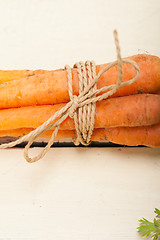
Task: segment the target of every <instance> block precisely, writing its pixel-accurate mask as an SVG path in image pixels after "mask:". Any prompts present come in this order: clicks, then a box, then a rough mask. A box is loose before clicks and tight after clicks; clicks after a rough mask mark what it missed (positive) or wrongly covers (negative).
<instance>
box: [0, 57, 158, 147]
mask: <svg viewBox="0 0 160 240" xmlns="http://www.w3.org/2000/svg"><path fill="white" fill-rule="evenodd" d="M129 59H131V60H134V61H135V62H137V64H138V65H139V68H140V76H139V78H138V80H137V81H136V82H134V83H133V84H131V85H129V86H125V87H121V88H120V89H119V90H118V91H117V92H116V93H115V94H114V95H112V96H111V97H110V98H109V99H107V100H103V101H101V102H98V103H97V104H96V114H95V130H94V133H93V135H92V140H93V141H109V142H113V143H118V144H123V145H128V146H137V145H145V146H150V147H160V58H158V57H156V56H152V55H145V54H144V55H140V54H139V55H135V56H132V57H129ZM106 65H107V64H104V65H99V66H97V67H96V71H97V73H98V72H99V71H100V70H101V69H103V68H104V67H105V66H106ZM134 75H135V71H134V67H132V66H131V65H130V64H128V63H123V80H122V82H123V81H128V80H130V79H132V78H133V77H134ZM72 76H73V94H75V95H78V91H79V84H78V73H77V70H76V69H74V68H73V69H72ZM117 78H118V70H117V66H115V67H113V68H111V69H109V70H108V71H107V72H105V73H104V74H103V75H102V76H101V77H100V79H99V80H98V83H97V88H101V87H103V86H108V85H111V84H114V83H116V81H117ZM69 100H70V99H69V94H68V78H67V72H66V70H62V69H60V70H54V71H47V70H36V71H31V70H15V71H14V70H13V71H3V70H1V71H0V137H4V136H11V137H21V136H24V135H25V134H27V133H29V132H30V131H32V130H34V129H35V128H37V127H38V126H40V125H41V124H42V123H43V122H45V121H46V120H48V118H50V117H51V116H52V115H53V114H54V113H55V112H56V111H58V110H60V109H61V108H62V107H63V106H64V105H65V104H66V103H67V102H68V101H69ZM52 132H53V130H49V131H47V132H45V133H43V134H42V136H41V137H42V138H49V137H50V136H51V134H52ZM75 134H76V133H75V127H74V121H73V119H71V118H67V119H66V120H65V121H64V122H63V123H62V124H61V126H60V131H59V132H58V135H57V139H62V138H64V139H65V138H74V137H75Z"/></svg>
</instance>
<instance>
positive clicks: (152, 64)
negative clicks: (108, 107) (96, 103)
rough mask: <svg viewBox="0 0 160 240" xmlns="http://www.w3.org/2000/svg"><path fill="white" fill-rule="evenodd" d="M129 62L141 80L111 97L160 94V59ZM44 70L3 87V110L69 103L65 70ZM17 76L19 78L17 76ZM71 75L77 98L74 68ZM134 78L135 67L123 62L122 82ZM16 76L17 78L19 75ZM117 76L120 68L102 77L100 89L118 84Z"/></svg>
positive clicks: (137, 58)
mask: <svg viewBox="0 0 160 240" xmlns="http://www.w3.org/2000/svg"><path fill="white" fill-rule="evenodd" d="M128 59H131V60H134V61H135V62H137V64H138V65H139V67H140V76H139V79H138V80H137V81H136V82H135V83H133V84H131V85H130V86H125V87H122V88H120V89H119V90H118V91H117V92H116V93H115V94H114V95H113V96H112V97H116V96H125V95H131V94H137V93H155V92H157V91H160V81H159V79H160V58H158V57H156V56H152V55H145V54H143V55H140V54H139V55H135V56H132V57H128ZM107 65H108V64H103V65H99V66H97V67H96V71H97V73H98V72H99V71H100V70H101V69H103V68H104V67H105V66H107ZM41 71H42V73H41V74H35V75H33V76H29V77H27V76H25V77H24V78H22V79H19V80H15V81H10V82H7V83H5V84H1V85H0V108H1V109H2V108H14V107H22V106H30V105H46V104H56V103H62V102H68V101H69V94H68V78H67V72H66V70H56V71H44V73H43V70H41ZM14 74H15V75H16V73H14ZM23 74H24V73H23ZM25 74H26V73H25ZM25 74H24V75H25ZM2 75H3V74H2ZM19 75H21V74H19ZM31 75H32V74H31ZM72 75H73V93H74V94H76V95H78V90H79V85H78V73H77V70H76V69H75V68H74V69H72ZM134 75H135V70H134V68H133V66H131V65H130V64H128V63H124V64H123V81H127V80H129V79H131V78H133V77H134ZM14 77H15V78H16V76H14ZM117 77H118V71H117V66H114V67H113V68H111V69H109V70H108V71H107V72H105V73H104V74H103V75H102V76H101V77H100V79H99V80H98V83H97V87H98V88H101V87H104V86H108V85H110V84H114V83H116V81H117ZM17 78H18V73H17ZM17 78H16V79H17ZM3 81H4V80H3Z"/></svg>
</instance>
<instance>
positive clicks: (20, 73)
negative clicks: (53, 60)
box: [0, 70, 43, 83]
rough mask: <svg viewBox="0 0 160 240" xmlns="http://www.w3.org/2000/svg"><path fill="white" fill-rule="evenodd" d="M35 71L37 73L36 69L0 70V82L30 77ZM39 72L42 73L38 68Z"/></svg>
mask: <svg viewBox="0 0 160 240" xmlns="http://www.w3.org/2000/svg"><path fill="white" fill-rule="evenodd" d="M38 71H39V70H38ZM37 73H38V72H37V71H32V70H0V83H4V82H9V81H13V80H18V79H21V78H25V77H30V76H33V75H35V74H37ZM39 73H43V72H42V71H41V70H40V72H39Z"/></svg>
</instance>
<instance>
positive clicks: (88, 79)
mask: <svg viewBox="0 0 160 240" xmlns="http://www.w3.org/2000/svg"><path fill="white" fill-rule="evenodd" d="M114 38H115V45H116V52H117V61H114V62H112V63H110V64H108V65H107V66H106V67H105V68H104V69H102V70H101V71H100V72H99V73H98V74H97V75H96V65H95V63H94V62H93V61H91V62H89V61H87V62H86V63H83V62H79V63H77V64H76V65H75V67H77V71H78V75H79V95H78V96H76V95H73V90H72V73H71V68H70V67H69V66H68V65H66V67H65V69H66V71H67V74H68V92H69V96H70V101H69V102H68V103H67V104H66V105H65V106H64V107H63V108H61V109H60V110H59V111H57V112H56V113H55V114H54V115H53V116H52V117H50V118H49V119H48V120H47V121H46V122H44V123H43V124H42V125H41V126H39V127H38V128H36V129H35V130H33V131H32V132H30V133H29V134H27V135H25V136H24V137H21V138H19V139H18V140H16V141H13V142H10V143H7V144H2V145H0V149H4V148H11V147H13V146H15V145H17V144H20V143H22V142H25V141H28V143H27V145H26V146H25V149H24V157H25V159H26V160H27V161H28V162H30V163H33V162H36V161H38V160H39V159H41V158H42V157H43V156H44V155H45V154H46V153H47V152H48V151H49V149H50V147H51V145H52V144H53V143H54V140H55V138H56V136H57V133H58V130H59V127H60V124H61V123H62V122H63V121H64V120H65V119H66V118H68V117H70V118H73V119H74V122H75V129H76V133H77V138H76V139H75V141H74V143H75V145H78V144H79V143H82V144H83V145H88V144H89V143H90V139H91V136H92V133H93V131H94V115H95V108H96V102H98V101H102V100H104V99H107V98H108V97H109V96H111V95H112V94H114V93H115V92H116V91H117V90H118V89H119V88H120V87H124V86H128V85H130V84H132V83H133V82H135V81H136V80H137V79H138V77H139V72H140V69H139V67H138V65H137V63H136V62H134V61H132V60H130V59H125V60H123V59H121V54H120V46H119V41H118V36H117V31H116V30H115V31H114ZM122 63H129V64H131V65H132V66H133V67H134V68H135V72H136V75H135V77H134V78H133V79H131V80H128V81H126V82H121V81H122ZM115 65H117V66H118V80H117V82H116V84H112V85H109V86H105V87H103V88H100V89H97V87H96V84H97V81H98V79H99V78H100V77H101V76H102V74H103V73H104V72H106V71H108V70H109V69H110V68H112V67H113V66H115ZM103 92H104V93H103ZM100 93H103V94H101V95H99V94H100ZM57 118H58V119H57ZM56 119H57V120H56ZM52 128H54V131H53V133H52V136H51V138H50V140H49V141H48V144H47V145H46V146H45V147H44V148H43V149H42V151H41V152H40V154H38V155H37V156H35V157H33V158H30V157H29V155H28V150H29V148H30V146H31V145H32V143H33V142H34V141H35V140H36V139H37V138H38V136H40V135H41V134H42V133H44V132H46V131H47V130H50V129H52Z"/></svg>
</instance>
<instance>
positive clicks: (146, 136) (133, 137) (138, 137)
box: [0, 124, 160, 148]
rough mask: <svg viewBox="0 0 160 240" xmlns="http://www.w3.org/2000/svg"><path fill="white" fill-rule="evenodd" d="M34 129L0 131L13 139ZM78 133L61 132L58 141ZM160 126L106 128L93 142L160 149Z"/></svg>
mask: <svg viewBox="0 0 160 240" xmlns="http://www.w3.org/2000/svg"><path fill="white" fill-rule="evenodd" d="M32 130H34V129H32V128H22V129H12V130H4V131H3V130H2V131H0V137H5V136H11V137H16V138H18V137H22V136H24V135H26V134H28V133H29V132H30V131H32ZM52 132H53V130H49V131H47V132H45V133H43V134H42V135H41V136H40V137H39V138H38V141H39V140H43V141H47V140H48V139H49V138H50V137H51V135H52ZM75 136H76V133H75V131H72V130H64V131H62V130H60V131H59V132H58V134H57V137H56V140H60V139H64V142H65V140H66V139H67V138H68V139H72V138H75ZM159 136H160V124H156V125H153V126H143V127H117V128H106V129H95V130H94V133H93V135H92V139H91V140H92V141H109V142H113V143H117V144H122V145H127V146H138V145H144V146H148V147H157V148H158V147H160V138H159Z"/></svg>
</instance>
